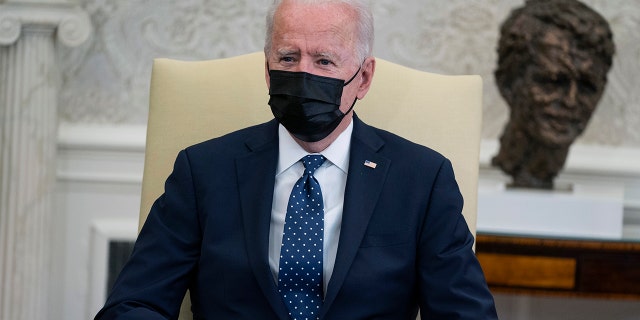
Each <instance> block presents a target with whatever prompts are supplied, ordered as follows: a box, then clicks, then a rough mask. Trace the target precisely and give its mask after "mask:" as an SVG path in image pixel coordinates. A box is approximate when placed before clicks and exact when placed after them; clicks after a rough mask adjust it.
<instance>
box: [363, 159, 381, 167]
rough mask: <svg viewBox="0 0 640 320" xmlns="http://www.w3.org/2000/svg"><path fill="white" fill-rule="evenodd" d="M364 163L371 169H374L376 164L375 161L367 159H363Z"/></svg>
mask: <svg viewBox="0 0 640 320" xmlns="http://www.w3.org/2000/svg"><path fill="white" fill-rule="evenodd" d="M364 165H365V166H367V167H369V168H371V169H375V168H376V166H378V164H377V163H375V162H373V161H369V160H365V161H364Z"/></svg>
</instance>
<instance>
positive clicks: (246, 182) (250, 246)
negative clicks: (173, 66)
mask: <svg viewBox="0 0 640 320" xmlns="http://www.w3.org/2000/svg"><path fill="white" fill-rule="evenodd" d="M265 127H266V128H265V130H264V131H263V132H259V133H258V134H256V135H255V138H254V139H252V140H249V141H247V142H246V145H247V147H248V148H249V150H250V152H249V154H247V155H245V156H242V157H238V158H237V159H236V175H237V179H238V185H239V186H240V187H239V193H240V199H241V205H242V220H243V225H244V235H245V243H246V248H247V255H248V258H249V263H250V264H251V269H252V270H253V273H254V275H255V278H256V281H257V282H258V284H259V285H260V288H261V289H262V291H263V293H264V295H265V297H266V298H267V300H268V301H269V303H270V304H271V306H272V308H273V310H274V311H275V312H276V313H277V314H278V315H279V317H280V318H282V319H286V318H288V312H287V309H286V306H285V305H284V303H283V302H282V299H281V298H280V295H279V294H278V289H277V287H276V284H275V282H274V281H273V275H272V274H271V270H270V269H269V262H268V257H269V228H270V223H271V206H272V200H273V185H274V183H275V171H276V165H277V161H278V134H277V122H275V121H271V122H269V123H268V124H267V125H266V126H265Z"/></svg>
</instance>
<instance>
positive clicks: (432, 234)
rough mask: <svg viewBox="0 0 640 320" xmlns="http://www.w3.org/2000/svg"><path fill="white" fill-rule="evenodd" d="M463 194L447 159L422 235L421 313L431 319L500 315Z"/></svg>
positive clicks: (432, 196)
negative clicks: (478, 253) (466, 216)
mask: <svg viewBox="0 0 640 320" xmlns="http://www.w3.org/2000/svg"><path fill="white" fill-rule="evenodd" d="M462 205H463V200H462V195H461V194H460V191H459V188H458V185H457V183H456V180H455V177H454V174H453V168H452V166H451V163H450V162H449V161H448V160H445V161H444V162H443V163H442V165H441V167H440V170H439V172H438V174H437V176H436V180H435V183H434V187H433V189H432V192H431V195H430V201H429V207H428V208H427V213H426V216H425V218H424V222H423V225H422V228H423V230H422V232H421V235H420V239H419V243H418V246H419V252H420V253H419V257H418V277H419V297H420V310H421V311H420V313H421V317H422V319H423V320H428V319H448V320H451V319H497V315H496V311H495V307H494V303H493V297H492V295H491V293H490V292H489V289H488V287H487V285H486V281H485V279H484V275H483V272H482V269H481V267H480V264H479V263H478V260H477V259H476V256H475V254H474V252H473V242H474V239H473V236H472V234H471V233H470V232H469V228H468V227H467V224H466V222H465V220H464V217H463V216H462V214H460V213H461V211H462Z"/></svg>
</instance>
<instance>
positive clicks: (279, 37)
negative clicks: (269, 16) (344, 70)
mask: <svg viewBox="0 0 640 320" xmlns="http://www.w3.org/2000/svg"><path fill="white" fill-rule="evenodd" d="M355 19H356V14H355V12H354V10H353V9H352V8H351V7H349V6H348V5H346V4H340V3H327V4H302V3H295V2H290V1H284V2H283V4H282V5H281V6H280V7H279V8H278V10H277V11H276V14H275V16H274V28H273V34H272V43H273V46H274V48H273V49H275V50H282V49H295V50H300V51H307V50H308V51H321V52H324V51H327V52H329V51H337V52H340V51H345V50H352V49H353V48H354V44H355V42H356V40H357V32H356V31H357V27H356V23H355Z"/></svg>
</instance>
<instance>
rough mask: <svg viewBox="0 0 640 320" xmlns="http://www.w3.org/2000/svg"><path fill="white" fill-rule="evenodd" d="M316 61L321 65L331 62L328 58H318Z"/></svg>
mask: <svg viewBox="0 0 640 320" xmlns="http://www.w3.org/2000/svg"><path fill="white" fill-rule="evenodd" d="M318 63H319V64H320V65H323V66H328V65H331V64H332V62H331V60H328V59H320V60H318Z"/></svg>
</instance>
